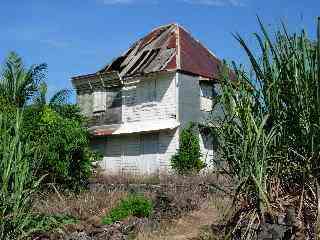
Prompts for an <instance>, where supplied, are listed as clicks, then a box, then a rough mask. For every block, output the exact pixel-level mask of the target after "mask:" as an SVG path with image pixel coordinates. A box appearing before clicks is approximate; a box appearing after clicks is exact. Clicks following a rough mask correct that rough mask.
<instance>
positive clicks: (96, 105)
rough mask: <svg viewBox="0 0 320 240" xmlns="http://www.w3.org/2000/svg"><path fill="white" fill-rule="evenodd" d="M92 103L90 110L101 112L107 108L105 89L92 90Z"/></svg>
mask: <svg viewBox="0 0 320 240" xmlns="http://www.w3.org/2000/svg"><path fill="white" fill-rule="evenodd" d="M92 98H93V104H92V106H93V107H92V111H93V112H94V113H95V112H103V111H106V109H107V92H106V91H94V92H93V93H92Z"/></svg>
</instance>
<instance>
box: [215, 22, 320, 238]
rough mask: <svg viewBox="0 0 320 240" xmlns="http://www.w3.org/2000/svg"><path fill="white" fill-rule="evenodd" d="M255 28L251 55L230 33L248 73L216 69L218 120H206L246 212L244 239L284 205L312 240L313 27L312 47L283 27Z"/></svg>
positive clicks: (319, 116) (316, 127)
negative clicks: (272, 31)
mask: <svg viewBox="0 0 320 240" xmlns="http://www.w3.org/2000/svg"><path fill="white" fill-rule="evenodd" d="M259 23H260V29H261V33H260V34H258V33H255V37H256V40H257V45H258V46H259V50H260V52H259V53H257V54H256V52H255V51H254V50H251V49H250V47H249V46H248V45H247V44H246V42H245V41H244V39H243V38H242V37H241V36H240V35H238V34H236V35H234V37H235V38H236V39H237V41H238V42H239V43H240V45H241V46H242V48H243V49H244V51H245V52H246V54H247V56H248V58H249V60H250V67H251V68H250V70H249V71H246V69H245V68H244V67H243V66H239V65H237V64H236V63H233V72H231V73H230V71H229V70H227V68H226V67H225V68H224V70H223V71H222V81H221V89H222V91H221V96H220V101H219V104H220V105H222V106H223V109H224V117H223V118H220V119H215V118H212V119H211V126H213V127H212V128H211V129H212V131H213V133H214V134H215V136H216V137H217V138H218V139H219V145H220V146H219V149H220V155H221V157H222V159H224V160H226V161H227V163H228V167H227V169H226V172H228V173H229V174H230V175H231V176H232V177H234V178H235V179H236V180H237V186H238V187H237V190H236V192H237V193H238V194H237V198H236V199H237V200H239V201H240V202H242V206H246V207H241V208H240V210H239V212H238V213H237V214H238V215H237V216H238V219H237V220H238V224H237V225H235V226H236V228H237V227H240V228H241V226H243V224H245V226H247V231H246V236H244V237H246V238H247V237H253V235H254V234H255V231H254V230H253V227H252V226H253V225H254V224H253V223H256V222H259V223H260V224H263V223H264V222H265V221H266V219H270V216H271V219H272V218H273V217H275V216H277V214H280V213H281V211H286V210H288V208H290V207H291V208H293V209H294V213H295V214H296V215H297V218H296V219H297V221H300V222H299V224H298V225H299V228H300V229H299V230H301V231H303V233H304V234H305V236H309V237H311V236H314V234H315V232H317V231H318V230H319V229H317V224H315V223H316V218H317V217H311V216H317V214H318V210H317V209H318V206H319V205H318V203H319V199H320V195H319V166H320V165H319V153H320V142H319V141H320V85H319V83H320V82H319V79H320V21H319V24H318V39H317V40H315V41H313V40H311V39H310V38H308V36H307V34H306V32H305V31H304V30H302V31H301V32H300V33H299V34H297V33H293V34H291V33H289V32H288V30H287V28H286V27H285V26H284V25H283V26H282V29H281V30H279V31H277V32H276V33H275V35H274V36H271V35H270V34H269V33H268V31H267V30H266V28H265V27H264V25H263V24H262V23H261V21H260V20H259ZM230 75H231V76H233V75H235V77H232V78H231V79H230ZM240 199H241V200H240ZM246 221H247V222H246ZM318 224H319V222H318Z"/></svg>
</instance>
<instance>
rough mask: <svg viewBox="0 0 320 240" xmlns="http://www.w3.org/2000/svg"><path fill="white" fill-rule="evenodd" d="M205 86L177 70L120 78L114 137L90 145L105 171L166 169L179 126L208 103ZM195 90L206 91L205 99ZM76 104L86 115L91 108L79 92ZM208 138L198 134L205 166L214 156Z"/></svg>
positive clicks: (199, 115)
mask: <svg viewBox="0 0 320 240" xmlns="http://www.w3.org/2000/svg"><path fill="white" fill-rule="evenodd" d="M211 90H212V88H211ZM211 90H210V87H208V86H207V85H205V86H203V85H200V81H199V77H197V76H190V75H187V74H183V73H179V72H173V73H165V74H157V75H155V76H153V77H136V78H131V79H124V86H123V87H122V90H121V92H122V113H121V114H122V123H121V124H120V125H118V126H117V129H116V130H115V131H114V133H115V134H116V133H117V132H119V135H112V136H107V137H103V138H97V139H94V141H93V143H92V144H93V146H94V147H95V148H96V149H99V150H100V151H101V152H102V154H103V155H104V159H103V161H102V162H101V163H100V165H101V167H102V168H104V169H105V170H106V173H119V172H121V173H130V174H154V173H159V172H168V171H170V170H171V167H170V159H171V157H172V156H173V155H174V154H175V153H176V151H177V149H178V147H179V133H180V132H181V129H183V127H186V126H187V124H188V123H189V122H190V121H193V122H201V121H204V120H205V119H206V117H207V116H208V114H209V112H210V111H209V108H210V107H211V106H212V98H209V97H210V96H209V97H208V96H207V95H208V94H209V92H210V91H211ZM201 94H202V95H203V96H204V95H206V96H205V97H203V98H205V99H202V97H201ZM103 97H104V96H100V98H99V101H101V99H102V98H103ZM209 101H210V102H209ZM78 103H79V104H80V107H81V109H83V111H84V112H85V113H86V114H87V116H90V115H92V114H93V111H94V110H96V109H97V106H96V107H94V106H93V105H94V97H93V95H92V94H91V95H90V94H87V93H83V94H80V95H79V96H78ZM107 104H108V103H107ZM210 104H211V105H210ZM101 105H102V106H100V107H104V106H103V104H101ZM202 110H205V111H202ZM168 122H170V124H169V125H170V126H169V125H168ZM172 122H174V126H173V125H172V124H171V123H172ZM155 123H157V124H155ZM164 125H165V126H164ZM167 125H168V126H167ZM150 126H151V127H150ZM210 141H211V140H210V139H207V138H203V137H200V148H201V152H202V156H203V160H205V161H206V163H207V164H208V165H209V166H211V165H212V161H211V159H212V158H214V157H215V153H214V150H213V144H212V142H210Z"/></svg>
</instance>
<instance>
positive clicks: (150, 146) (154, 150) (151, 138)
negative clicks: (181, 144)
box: [139, 133, 160, 174]
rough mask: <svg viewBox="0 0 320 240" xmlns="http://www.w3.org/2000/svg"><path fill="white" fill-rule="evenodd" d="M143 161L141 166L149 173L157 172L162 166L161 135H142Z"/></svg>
mask: <svg viewBox="0 0 320 240" xmlns="http://www.w3.org/2000/svg"><path fill="white" fill-rule="evenodd" d="M141 141H142V144H141V148H142V149H141V162H140V166H139V168H140V169H141V170H142V171H143V172H146V173H148V174H153V173H157V172H158V171H159V168H160V162H159V159H158V152H159V144H158V143H159V135H158V133H149V134H142V135H141Z"/></svg>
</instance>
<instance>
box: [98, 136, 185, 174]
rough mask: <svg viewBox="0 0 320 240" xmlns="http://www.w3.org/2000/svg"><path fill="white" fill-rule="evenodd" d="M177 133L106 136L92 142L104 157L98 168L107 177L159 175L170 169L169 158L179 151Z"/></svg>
mask: <svg viewBox="0 0 320 240" xmlns="http://www.w3.org/2000/svg"><path fill="white" fill-rule="evenodd" d="M177 133H178V131H177V130H173V131H169V130H167V131H161V132H153V133H143V134H130V135H120V136H109V137H106V138H103V140H101V141H99V142H97V140H94V141H95V142H94V145H95V149H99V150H100V152H101V153H102V154H103V155H104V158H103V161H102V162H100V166H101V167H102V168H103V169H105V171H106V173H107V174H108V173H114V174H117V173H124V174H126V173H130V174H158V173H159V172H167V171H168V170H169V169H170V159H171V156H172V155H173V154H175V152H176V149H177V148H178V142H179V141H178V134H177ZM97 146H99V147H97Z"/></svg>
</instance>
